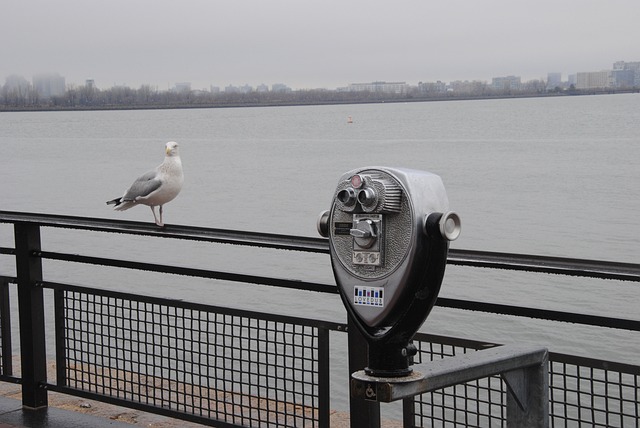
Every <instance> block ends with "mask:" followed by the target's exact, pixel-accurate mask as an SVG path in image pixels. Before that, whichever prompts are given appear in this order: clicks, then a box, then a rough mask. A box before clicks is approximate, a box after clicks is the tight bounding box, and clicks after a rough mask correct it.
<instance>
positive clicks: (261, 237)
mask: <svg viewBox="0 0 640 428" xmlns="http://www.w3.org/2000/svg"><path fill="white" fill-rule="evenodd" d="M0 223H33V224H37V225H40V226H43V227H56V228H63V229H77V230H90V231H95V232H112V233H124V234H129V235H143V236H154V237H161V238H173V239H186V240H192V241H206V242H217V243H223V244H237V245H244V246H254V247H264V248H276V249H281V250H294V251H304V252H316V253H328V252H329V246H328V243H327V240H326V239H322V238H308V237H302V236H291V235H280V234H274V233H261V232H247V231H237V230H227V229H212V228H205V227H196V226H180V225H165V226H164V227H162V228H160V227H158V226H156V225H155V224H154V223H148V222H147V223H145V222H133V221H120V220H106V219H95V218H88V217H74V216H59V215H51V214H25V213H15V212H8V211H0Z"/></svg>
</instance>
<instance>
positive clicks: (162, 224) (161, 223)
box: [158, 205, 164, 226]
mask: <svg viewBox="0 0 640 428" xmlns="http://www.w3.org/2000/svg"><path fill="white" fill-rule="evenodd" d="M158 211H160V224H159V225H158V226H164V223H163V222H162V205H160V208H158Z"/></svg>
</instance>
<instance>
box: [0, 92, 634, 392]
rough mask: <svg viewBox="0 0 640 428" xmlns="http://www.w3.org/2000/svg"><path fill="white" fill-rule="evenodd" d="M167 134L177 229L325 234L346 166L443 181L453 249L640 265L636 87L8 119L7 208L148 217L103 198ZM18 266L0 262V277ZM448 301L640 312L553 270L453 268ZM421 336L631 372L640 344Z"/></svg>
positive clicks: (300, 266) (623, 288) (255, 290)
mask: <svg viewBox="0 0 640 428" xmlns="http://www.w3.org/2000/svg"><path fill="white" fill-rule="evenodd" d="M349 116H350V117H351V118H352V119H353V122H352V123H348V121H347V118H348V117H349ZM171 140H175V141H177V142H178V143H179V144H180V151H181V157H182V161H183V165H184V170H185V185H184V188H183V191H182V193H181V194H180V195H179V196H178V198H176V199H175V200H174V201H173V202H171V203H169V204H168V205H166V206H165V212H164V219H165V222H166V223H168V224H172V223H173V224H183V225H193V226H205V227H214V228H228V229H237V230H252V231H261V232H273V233H280V234H292V235H302V236H317V232H316V220H317V217H318V214H319V213H320V212H321V211H323V210H326V209H329V208H330V203H331V198H332V195H333V192H334V190H335V187H336V184H337V181H338V179H339V178H340V176H341V175H342V174H343V173H344V172H346V171H349V170H351V169H354V168H358V167H363V166H391V167H406V168H413V169H419V170H426V171H430V172H433V173H436V174H438V175H440V176H441V177H442V179H443V181H444V184H445V187H446V190H447V193H448V197H449V201H450V206H451V209H453V210H455V211H456V212H458V213H459V215H460V217H461V218H462V235H461V236H460V238H459V239H458V240H457V241H455V242H453V243H452V248H461V249H477V250H489V251H500V252H514V253H527V254H540V255H549V256H565V257H573V258H586V259H599V260H613V261H622V262H630V263H638V262H639V261H640V219H639V217H638V215H639V214H638V213H640V190H639V188H640V95H638V94H625V95H601V96H581V97H558V98H530V99H503V100H477V101H446V102H421V103H404V104H402V103H400V104H398V103H388V104H363V105H339V106H299V107H253V108H227V109H184V110H153V111H151V110H149V111H147V110H141V111H87V112H25V113H1V114H0V145H1V147H2V156H0V177H1V178H2V182H1V183H0V209H2V210H11V211H26V212H41V213H51V214H67V215H77V216H85V217H96V218H108V219H116V218H117V219H125V220H139V221H149V222H152V221H153V217H152V214H151V212H150V210H149V209H148V208H147V207H136V208H133V209H131V210H129V211H125V212H116V211H113V210H111V209H110V208H109V207H107V206H106V205H105V202H106V201H107V200H109V199H112V198H115V197H117V196H120V195H121V194H122V193H123V191H124V190H125V189H126V188H127V187H128V186H129V185H130V184H131V182H132V181H133V180H134V179H135V178H136V177H137V176H138V175H140V174H141V173H143V172H145V171H147V170H150V169H152V168H154V167H155V166H156V165H157V164H159V163H160V162H161V161H162V158H163V156H164V151H163V150H164V143H165V142H167V141H171ZM0 239H2V241H1V242H2V244H0V245H2V246H12V245H13V244H12V239H13V238H12V231H11V228H10V227H9V226H8V225H0ZM43 247H44V248H45V249H48V250H52V251H68V252H74V253H88V254H95V255H100V256H107V257H116V256H117V257H127V258H132V259H134V260H139V261H146V262H152V263H167V264H172V265H185V266H190V267H203V268H212V269H218V270H223V271H231V272H246V273H255V274H259V275H271V276H276V277H283V278H297V279H306V280H310V281H317V282H323V283H333V276H332V273H331V268H330V261H329V258H328V256H326V255H309V254H295V253H293V252H287V251H277V250H266V251H265V250H257V249H242V248H237V247H234V246H225V245H210V244H202V243H192V242H168V241H166V240H163V239H155V240H154V239H151V238H140V237H125V236H120V235H114V236H111V235H105V234H100V233H87V232H73V231H71V232H70V231H59V230H47V229H45V230H44V231H43ZM44 268H45V275H46V277H47V278H49V279H51V280H57V281H68V282H70V283H73V284H81V285H89V286H96V287H106V288H109V289H116V290H125V291H131V292H135V293H140V294H150V295H157V296H164V297H173V298H180V299H184V300H190V301H197V302H204V303H212V304H218V305H223V304H226V305H231V306H234V307H240V308H245V309H251V310H258V311H270V312H278V313H289V314H294V315H302V316H306V315H309V314H314V315H315V316H318V317H320V318H322V319H329V320H338V321H343V320H344V319H345V312H344V308H343V307H342V305H341V303H340V300H339V298H338V297H337V296H324V295H318V294H317V293H311V292H297V293H294V292H290V291H286V290H273V289H270V288H268V287H260V286H245V285H239V284H233V283H224V282H216V281H208V280H199V279H191V278H184V277H175V276H170V275H155V274H143V273H136V272H129V271H127V272H119V271H112V270H110V269H103V270H102V271H105V272H104V274H102V271H101V274H99V275H97V274H96V270H95V268H90V267H85V266H79V267H77V268H76V267H75V266H74V268H73V269H69V266H68V265H66V264H64V263H60V262H50V261H46V262H45V265H44ZM13 269H14V268H13V260H12V259H11V258H10V257H8V256H1V257H0V274H7V275H13V274H14V270H13ZM440 295H441V296H443V297H452V298H464V299H476V300H480V301H486V302H495V303H504V304H512V305H528V306H531V307H536V308H545V309H550V310H562V311H571V312H581V313H588V314H595V315H604V316H616V317H626V318H631V319H638V313H640V310H639V309H638V308H639V306H638V305H639V303H638V302H640V287H639V286H638V285H637V284H636V283H625V282H620V281H599V280H592V279H583V278H565V277H561V276H556V275H546V274H527V273H517V272H515V273H514V272H503V271H492V270H486V269H473V268H463V267H455V266H451V267H449V268H448V269H447V272H446V275H445V279H444V282H443V286H442V290H441V294H440ZM301 296H302V297H301ZM14 325H15V324H14ZM422 331H426V332H430V333H435V334H446V335H453V336H460V337H466V338H472V339H477V340H488V341H496V342H500V343H507V342H515V343H518V342H527V343H535V344H540V345H544V346H548V347H549V348H551V350H554V351H558V352H566V353H575V354H582V355H587V356H591V357H597V358H606V359H611V360H616V361H624V362H631V363H635V364H638V363H639V361H638V355H639V354H640V337H638V335H637V334H632V333H629V332H625V331H617V330H610V329H598V328H587V327H580V326H573V325H570V324H563V323H551V322H544V321H534V320H529V319H520V318H514V317H504V316H494V315H485V314H478V313H473V312H465V311H457V310H446V309H440V308H435V309H434V311H433V313H432V315H431V316H430V317H429V318H428V319H427V322H426V323H425V324H424V326H423V327H422ZM339 336H340V335H339ZM335 340H336V342H337V343H339V342H340V341H341V340H342V339H341V338H340V337H338V338H336V339H335ZM331 364H332V365H333V366H337V367H342V368H343V367H344V356H343V355H342V356H341V355H332V363H331ZM339 382H342V380H341V381H339ZM343 386H344V385H343ZM343 386H341V387H343Z"/></svg>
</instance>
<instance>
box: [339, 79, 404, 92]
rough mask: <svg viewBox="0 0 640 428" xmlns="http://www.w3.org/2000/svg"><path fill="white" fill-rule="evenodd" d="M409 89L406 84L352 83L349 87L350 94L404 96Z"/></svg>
mask: <svg viewBox="0 0 640 428" xmlns="http://www.w3.org/2000/svg"><path fill="white" fill-rule="evenodd" d="M408 89H409V86H408V85H407V83H406V82H371V83H351V84H349V86H348V87H347V90H348V91H349V92H382V93H385V94H404V93H406V92H407V90H408Z"/></svg>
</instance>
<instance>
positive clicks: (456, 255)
mask: <svg viewBox="0 0 640 428" xmlns="http://www.w3.org/2000/svg"><path fill="white" fill-rule="evenodd" d="M0 222H4V223H15V222H31V223H36V224H40V225H41V226H46V227H59V228H70V229H82V230H92V231H99V232H112V233H126V234H131V235H145V236H155V237H164V238H175V239H187V240H195V241H208V242H217V243H227V244H236V245H245V246H256V247H266V248H277V249H284V250H295V251H303V252H315V253H323V254H328V253H329V241H328V240H327V239H325V238H311V237H300V236H289V235H280V234H269V233H258V232H244V231H234V230H225V229H210V228H203V227H194V226H174V225H167V226H165V227H164V228H158V227H157V226H156V225H155V224H152V223H143V222H130V221H118V220H106V219H94V218H87V217H74V216H58V215H51V214H28V213H17V212H9V211H0ZM447 262H448V263H449V264H451V265H458V266H469V267H485V268H491V269H503V270H515V271H526V272H541V273H550V274H559V275H568V276H580V277H590V278H599V279H614V280H620V281H633V282H640V264H634V263H619V262H607V261H600V260H585V259H574V258H563V257H548V256H537V255H527V254H511V253H500V252H489V251H476V250H462V249H454V248H452V249H450V250H449V256H448V259H447Z"/></svg>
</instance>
